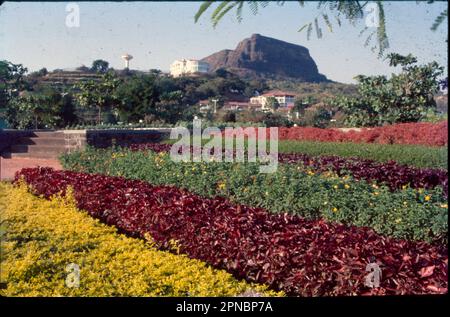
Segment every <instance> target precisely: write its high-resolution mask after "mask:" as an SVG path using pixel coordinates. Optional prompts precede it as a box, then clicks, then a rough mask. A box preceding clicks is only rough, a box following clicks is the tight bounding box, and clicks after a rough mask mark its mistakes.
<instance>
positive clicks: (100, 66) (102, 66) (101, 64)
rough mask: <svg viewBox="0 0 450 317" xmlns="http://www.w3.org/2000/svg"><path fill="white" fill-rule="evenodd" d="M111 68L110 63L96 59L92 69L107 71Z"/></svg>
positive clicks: (99, 71) (98, 71)
mask: <svg viewBox="0 0 450 317" xmlns="http://www.w3.org/2000/svg"><path fill="white" fill-rule="evenodd" d="M108 69H109V63H108V62H107V61H104V60H102V59H96V60H95V61H93V62H92V66H91V71H93V72H96V73H103V74H104V73H106V72H107V71H108Z"/></svg>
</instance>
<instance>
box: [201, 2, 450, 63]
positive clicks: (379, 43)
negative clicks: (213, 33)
mask: <svg viewBox="0 0 450 317" xmlns="http://www.w3.org/2000/svg"><path fill="white" fill-rule="evenodd" d="M417 2H419V1H417ZM434 2H435V1H427V3H428V4H431V3H434ZM269 3H270V2H269V1H219V2H216V1H204V2H203V3H202V4H201V5H200V7H199V9H198V11H197V13H196V14H195V17H194V19H195V22H198V20H199V19H200V17H201V16H202V15H203V14H204V13H205V12H206V11H207V10H208V9H209V8H210V7H211V6H213V4H217V6H216V8H215V9H214V11H213V12H212V14H211V22H212V24H213V26H214V27H216V26H217V24H218V23H219V21H220V20H221V19H222V18H223V17H224V16H225V15H226V14H227V13H228V12H230V11H231V10H232V9H236V18H237V20H238V21H239V22H240V21H242V12H243V9H244V5H245V4H247V6H248V8H249V9H250V11H251V12H252V13H253V14H257V13H258V12H259V10H260V9H261V8H265V7H267V6H268V5H269ZM284 3H285V1H276V4H277V5H280V6H282V5H284ZM297 3H298V4H299V5H300V7H302V8H303V7H305V5H306V4H308V5H315V6H316V10H317V11H318V14H317V15H316V17H315V18H314V20H313V21H310V22H308V23H306V24H305V25H303V26H302V27H301V28H300V29H299V30H298V31H299V32H302V31H304V30H306V37H307V39H308V40H309V39H310V37H311V34H312V32H313V30H315V33H316V36H317V38H322V35H323V32H322V29H321V27H320V24H321V23H322V24H325V26H326V28H327V29H328V31H329V32H333V23H332V22H331V21H332V20H334V23H335V25H337V26H339V27H340V26H341V24H342V20H343V19H345V20H347V21H348V22H349V23H350V24H351V25H356V23H357V22H358V21H362V20H364V18H365V17H364V12H365V10H374V11H375V12H374V13H377V16H376V18H377V20H378V22H379V26H378V27H376V28H375V31H373V32H371V33H369V34H368V35H367V37H366V40H365V46H368V45H370V43H372V45H373V46H372V50H373V51H375V50H378V55H379V56H382V55H383V54H384V52H385V50H386V49H387V48H389V41H388V35H387V30H386V20H385V13H384V4H383V1H380V0H378V1H374V2H372V1H317V2H314V3H313V4H312V3H307V2H306V1H297ZM447 16H448V13H447V10H444V11H442V12H441V13H440V14H439V15H438V17H436V19H435V21H434V23H433V25H432V26H431V30H432V31H435V30H437V29H438V27H439V26H440V25H441V24H442V22H443V21H444V20H445V19H447ZM332 18H333V19H332ZM320 21H321V22H320ZM370 29H371V28H370ZM367 31H369V27H367V26H365V27H364V28H363V29H362V31H361V34H363V33H366V32H367Z"/></svg>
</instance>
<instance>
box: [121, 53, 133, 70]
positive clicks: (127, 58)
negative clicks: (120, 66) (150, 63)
mask: <svg viewBox="0 0 450 317" xmlns="http://www.w3.org/2000/svg"><path fill="white" fill-rule="evenodd" d="M122 59H123V60H124V61H125V68H127V69H128V68H130V67H129V66H130V60H132V59H133V56H131V55H130V54H128V53H127V54H124V55H122Z"/></svg>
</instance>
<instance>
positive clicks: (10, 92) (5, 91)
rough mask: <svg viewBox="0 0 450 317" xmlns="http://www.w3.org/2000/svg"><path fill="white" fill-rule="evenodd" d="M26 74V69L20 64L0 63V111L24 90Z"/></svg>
mask: <svg viewBox="0 0 450 317" xmlns="http://www.w3.org/2000/svg"><path fill="white" fill-rule="evenodd" d="M26 72H27V68H26V67H23V66H22V64H13V63H11V62H8V61H5V60H3V61H0V109H2V108H5V107H6V105H7V104H8V102H9V101H10V100H11V99H12V98H14V97H17V96H18V95H19V92H20V91H21V90H23V89H24V88H25V86H26V83H25V81H24V75H25V74H26Z"/></svg>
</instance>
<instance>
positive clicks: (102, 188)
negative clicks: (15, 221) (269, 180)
mask: <svg viewBox="0 0 450 317" xmlns="http://www.w3.org/2000/svg"><path fill="white" fill-rule="evenodd" d="M22 177H23V179H24V180H25V181H26V182H27V183H28V184H29V185H30V187H31V188H32V191H33V192H34V193H35V194H39V195H44V196H45V197H49V196H51V195H53V194H56V193H59V192H61V193H63V194H64V193H65V191H66V189H67V187H68V186H72V187H73V189H74V196H75V199H76V201H77V203H78V207H79V208H80V209H83V210H86V211H88V212H89V213H90V214H91V215H92V216H93V217H95V218H98V219H100V220H101V221H102V222H104V223H106V224H109V225H114V226H116V227H117V228H118V229H119V230H120V231H121V232H123V233H126V234H128V235H130V236H133V237H141V238H143V237H144V236H145V235H146V234H150V236H151V237H152V239H153V240H154V241H155V242H156V244H157V245H158V246H159V247H160V248H161V249H170V248H171V245H173V241H176V244H177V245H178V246H179V251H180V252H182V253H184V254H187V255H188V256H189V257H191V258H196V259H199V260H202V261H205V262H207V263H209V264H210V265H212V266H214V267H217V268H223V269H225V270H227V271H229V272H231V273H233V274H234V275H235V276H236V277H238V278H245V279H246V280H248V281H253V282H258V283H266V284H268V285H270V286H271V287H272V288H273V289H277V290H283V291H285V292H286V293H287V294H288V295H293V296H327V295H373V294H376V295H384V294H397V295H400V294H434V293H446V292H447V288H448V254H447V248H446V247H445V246H443V245H430V244H427V243H425V242H412V241H406V240H395V239H390V238H387V237H384V236H381V235H378V234H376V233H375V232H374V231H373V230H371V229H368V228H361V227H354V226H344V225H339V224H330V223H327V222H325V221H323V220H306V219H303V218H300V217H297V216H290V215H287V214H271V213H269V212H267V211H266V210H263V209H261V208H252V207H247V206H241V205H235V204H232V203H230V202H229V201H227V200H225V199H224V198H214V199H206V198H202V197H200V196H197V195H193V194H191V193H189V192H187V191H184V190H180V189H178V188H175V187H166V186H152V185H150V184H148V183H146V182H143V181H137V180H126V179H124V178H120V177H109V176H103V175H95V174H83V173H76V172H68V171H54V170H53V169H51V168H28V169H23V170H22V171H20V172H18V173H17V174H16V180H18V179H19V178H22ZM370 262H376V263H378V265H379V266H380V268H381V271H382V279H381V284H380V287H378V288H376V289H370V288H368V287H367V286H365V283H364V282H365V278H366V276H367V274H368V273H367V272H366V265H367V264H368V263H370Z"/></svg>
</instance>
